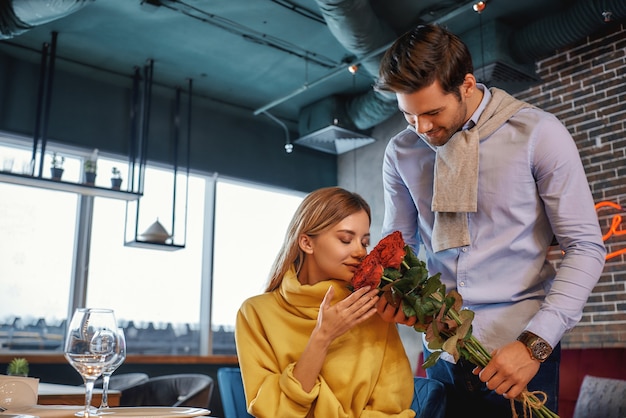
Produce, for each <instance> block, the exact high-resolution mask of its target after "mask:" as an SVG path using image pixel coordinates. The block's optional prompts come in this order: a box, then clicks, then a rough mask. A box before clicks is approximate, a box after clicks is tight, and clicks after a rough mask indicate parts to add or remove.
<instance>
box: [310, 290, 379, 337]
mask: <svg viewBox="0 0 626 418" xmlns="http://www.w3.org/2000/svg"><path fill="white" fill-rule="evenodd" d="M334 295H335V289H334V288H333V287H332V286H330V287H329V288H328V291H327V292H326V295H325V296H324V300H322V303H321V304H320V313H319V315H318V316H317V325H316V327H315V329H314V330H313V334H316V333H318V334H319V335H320V337H322V338H324V339H328V343H329V344H330V342H331V341H333V340H334V339H335V338H337V337H339V336H340V335H343V334H344V333H346V332H347V331H349V330H351V329H352V328H354V327H355V326H357V325H359V324H360V323H362V322H365V321H367V320H368V319H369V318H371V317H372V316H373V315H374V314H375V313H376V302H378V299H379V297H378V289H371V288H370V286H365V287H362V288H360V289H359V290H357V291H355V292H354V293H352V294H350V295H349V296H348V297H347V298H345V299H344V300H341V301H339V302H337V303H336V304H334V305H332V306H331V304H330V302H331V301H332V300H333V296H334Z"/></svg>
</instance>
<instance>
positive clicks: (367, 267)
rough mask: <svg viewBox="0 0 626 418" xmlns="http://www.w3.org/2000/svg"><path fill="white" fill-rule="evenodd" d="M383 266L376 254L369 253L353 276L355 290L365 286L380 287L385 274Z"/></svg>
mask: <svg viewBox="0 0 626 418" xmlns="http://www.w3.org/2000/svg"><path fill="white" fill-rule="evenodd" d="M383 271H384V269H383V266H382V265H381V264H380V262H379V261H378V258H377V257H376V255H375V254H374V255H372V253H369V254H368V255H367V256H365V258H364V259H363V261H362V262H361V264H360V265H359V268H358V269H357V271H356V272H355V273H354V276H353V277H352V287H353V288H354V290H357V289H360V288H362V287H364V286H371V287H373V288H374V287H378V285H379V284H380V279H381V277H382V276H383Z"/></svg>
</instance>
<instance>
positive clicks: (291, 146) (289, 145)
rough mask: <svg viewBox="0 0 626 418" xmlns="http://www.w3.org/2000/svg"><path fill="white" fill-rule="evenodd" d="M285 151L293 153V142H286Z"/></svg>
mask: <svg viewBox="0 0 626 418" xmlns="http://www.w3.org/2000/svg"><path fill="white" fill-rule="evenodd" d="M285 152H287V154H291V153H292V152H293V144H291V143H289V142H288V143H286V144H285Z"/></svg>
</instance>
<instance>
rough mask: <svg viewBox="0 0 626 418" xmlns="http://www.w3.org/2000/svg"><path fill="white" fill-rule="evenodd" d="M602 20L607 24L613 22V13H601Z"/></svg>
mask: <svg viewBox="0 0 626 418" xmlns="http://www.w3.org/2000/svg"><path fill="white" fill-rule="evenodd" d="M602 18H603V19H604V23H609V22H611V21H612V20H613V12H611V11H608V10H607V11H604V12H602Z"/></svg>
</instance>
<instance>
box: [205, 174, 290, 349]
mask: <svg viewBox="0 0 626 418" xmlns="http://www.w3.org/2000/svg"><path fill="white" fill-rule="evenodd" d="M301 201H302V196H301V195H296V194H293V193H285V192H280V191H277V190H271V189H268V188H259V187H253V186H250V185H244V184H241V183H239V184H237V183H234V182H228V181H218V182H217V191H216V202H215V203H216V208H215V250H214V251H215V253H214V254H215V261H214V268H213V274H214V280H213V304H212V328H213V332H214V339H213V350H214V352H215V353H216V354H220V353H223V354H226V353H233V354H234V351H233V350H234V339H233V337H232V332H233V330H234V326H235V319H236V315H237V310H238V309H239V306H240V305H241V303H242V302H243V301H244V300H245V299H246V298H248V297H250V296H254V295H257V294H260V293H262V292H263V290H264V289H265V285H266V284H267V278H268V274H269V270H270V268H271V266H272V264H273V262H274V258H276V254H277V253H278V251H279V249H280V247H281V245H282V242H283V239H284V236H285V232H286V230H287V226H288V224H289V221H291V217H292V215H293V213H294V212H295V210H296V208H297V206H298V205H299V204H300V202H301Z"/></svg>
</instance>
